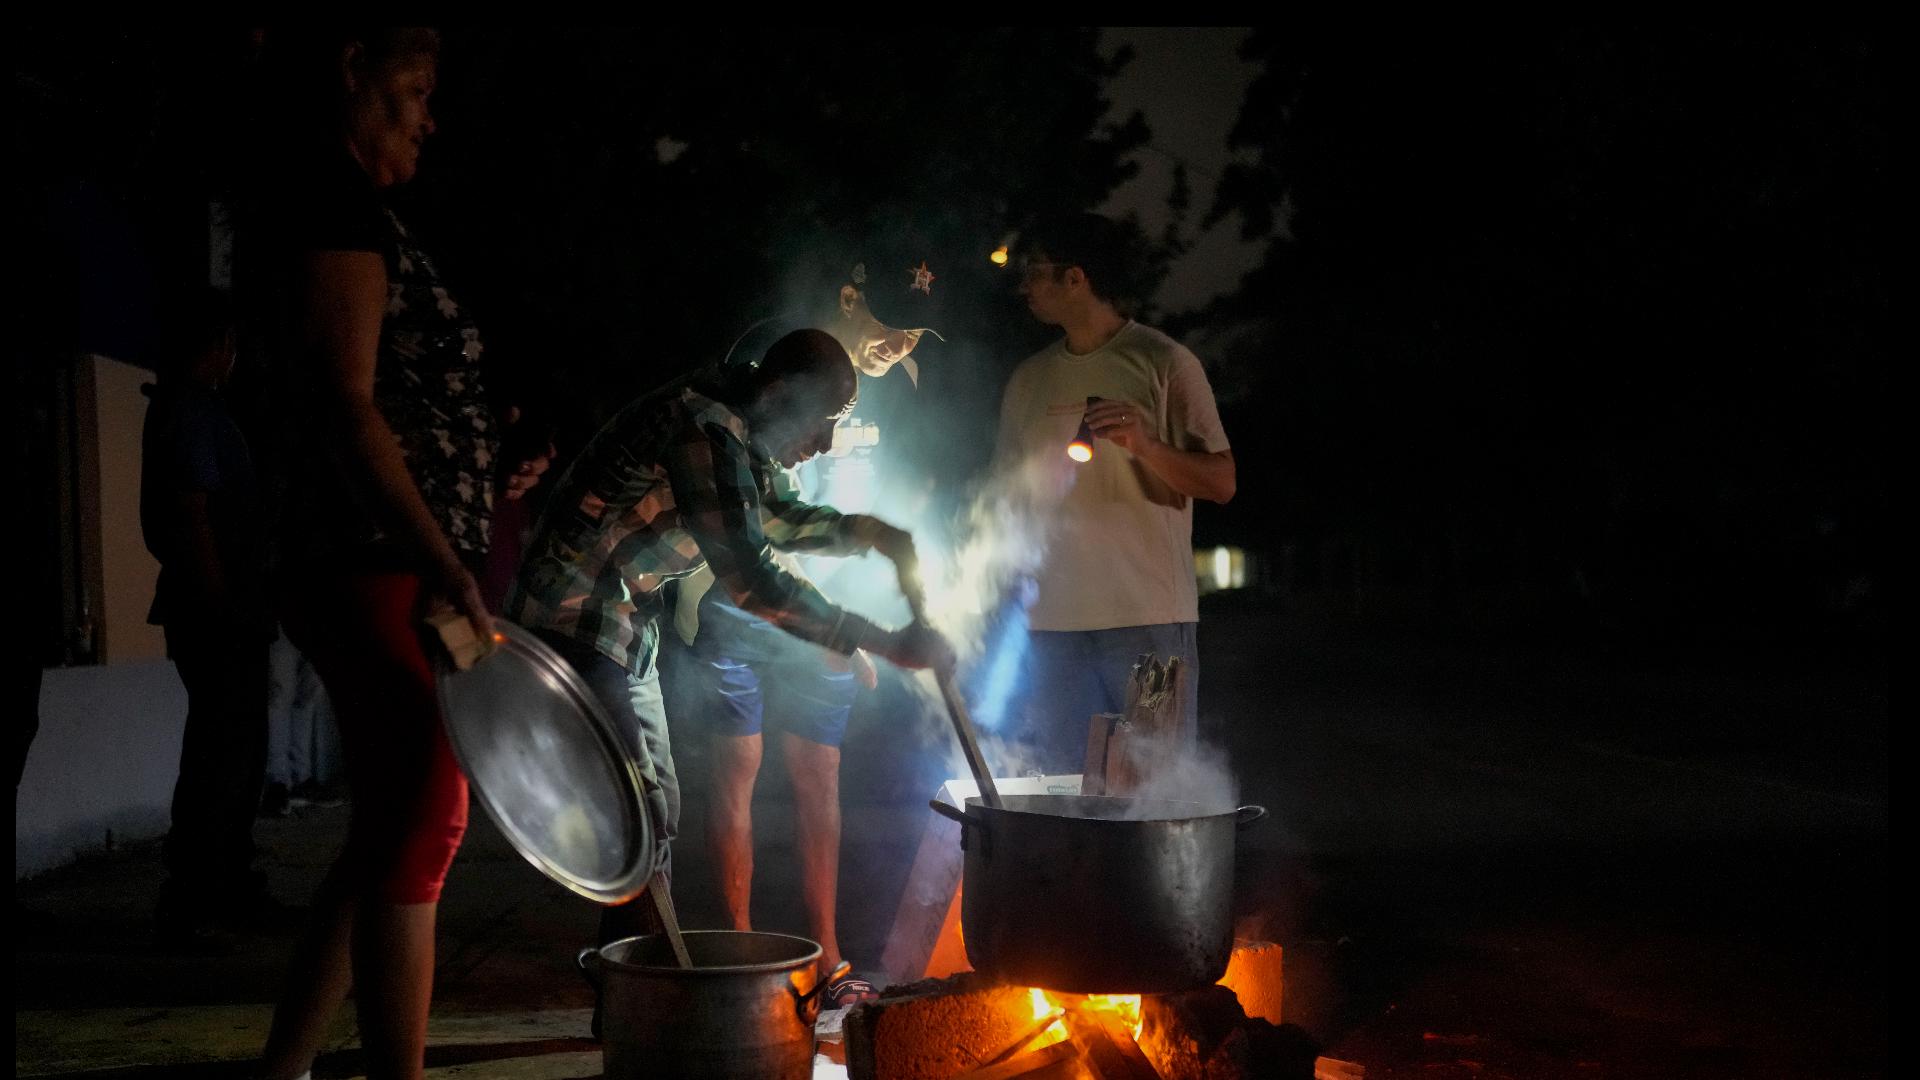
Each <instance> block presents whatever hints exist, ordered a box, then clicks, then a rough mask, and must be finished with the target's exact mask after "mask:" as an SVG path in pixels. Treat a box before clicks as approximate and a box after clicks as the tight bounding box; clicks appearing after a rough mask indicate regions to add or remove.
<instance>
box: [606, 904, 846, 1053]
mask: <svg viewBox="0 0 1920 1080" xmlns="http://www.w3.org/2000/svg"><path fill="white" fill-rule="evenodd" d="M684 936H685V938H686V943H687V952H688V953H689V954H690V955H691V956H692V957H693V966H692V967H690V968H682V967H680V966H679V965H678V964H676V963H675V962H674V958H673V951H672V949H671V947H670V946H669V945H668V943H667V940H666V939H665V938H664V937H661V936H659V935H657V934H646V935H642V936H640V937H631V938H622V939H621V940H619V941H616V942H613V943H611V944H608V945H603V946H601V947H600V948H598V949H583V950H581V952H580V970H581V971H582V972H584V973H585V974H586V976H587V980H588V981H589V982H591V983H593V985H594V986H595V987H596V988H598V989H599V990H600V995H601V997H600V1001H601V1007H602V1009H603V1013H602V1015H603V1020H602V1030H603V1031H604V1032H605V1035H604V1038H603V1040H602V1060H603V1062H604V1072H603V1075H605V1076H606V1077H607V1078H608V1080H649V1078H653V1077H666V1076H672V1077H685V1078H686V1080H809V1078H810V1077H812V1076H813V1024H814V1021H815V1020H816V1019H818V1017H819V1015H820V991H821V990H822V988H823V987H824V985H825V984H824V980H822V979H820V978H819V977H818V968H817V967H816V966H815V965H816V962H817V961H818V960H819V959H820V946H819V945H816V944H814V943H813V942H811V941H808V940H807V939H806V938H802V937H793V936H791V935H788V934H761V933H754V932H751V931H743V930H689V931H687V932H686V934H685V935H684Z"/></svg>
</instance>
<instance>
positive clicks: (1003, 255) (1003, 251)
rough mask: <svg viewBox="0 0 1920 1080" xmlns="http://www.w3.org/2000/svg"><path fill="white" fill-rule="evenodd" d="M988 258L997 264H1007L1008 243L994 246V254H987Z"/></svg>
mask: <svg viewBox="0 0 1920 1080" xmlns="http://www.w3.org/2000/svg"><path fill="white" fill-rule="evenodd" d="M987 258H988V260H990V261H991V262H992V263H993V265H995V266H1005V265H1007V245H1005V244H1001V245H1000V246H999V247H997V248H994V249H993V254H991V255H989V256H987Z"/></svg>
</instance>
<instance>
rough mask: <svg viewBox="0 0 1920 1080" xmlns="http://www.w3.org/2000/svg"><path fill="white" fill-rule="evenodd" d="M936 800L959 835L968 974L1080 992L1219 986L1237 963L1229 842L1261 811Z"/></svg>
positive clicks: (1085, 800)
mask: <svg viewBox="0 0 1920 1080" xmlns="http://www.w3.org/2000/svg"><path fill="white" fill-rule="evenodd" d="M1001 801H1002V803H1003V805H1002V806H1001V807H1000V808H999V809H995V808H993V807H989V806H984V805H982V804H981V801H980V800H979V799H968V800H967V806H966V811H965V812H964V813H962V812H961V811H960V810H958V809H956V808H955V807H953V806H951V805H949V804H947V803H943V802H937V801H936V802H935V803H934V804H933V806H934V809H935V810H937V811H939V812H940V813H942V814H945V815H946V816H948V817H951V818H954V819H955V820H957V821H959V822H960V824H961V830H960V845H961V847H962V848H963V849H965V851H966V871H965V878H964V879H963V884H962V888H961V901H960V919H961V928H962V930H963V931H964V934H965V937H966V945H967V959H969V960H970V961H972V962H973V966H974V969H975V970H977V971H981V972H985V973H988V974H991V975H994V976H996V977H998V978H1001V979H1005V980H1007V981H1009V982H1013V983H1017V984H1019V985H1022V986H1039V987H1044V988H1046V989H1048V990H1060V991H1065V992H1068V993H1076V994H1145V993H1166V992H1170V991H1176V990H1191V989H1193V988H1195V987H1200V986H1207V985H1211V984H1212V983H1215V982H1218V981H1219V979H1220V976H1222V975H1224V974H1226V970H1227V960H1228V958H1229V957H1230V956H1231V955H1232V952H1233V842H1234V833H1235V831H1236V830H1237V829H1241V828H1245V827H1246V826H1248V825H1251V824H1253V823H1254V822H1256V821H1258V820H1260V819H1261V818H1263V817H1265V816H1266V813H1267V812H1266V810H1265V809H1264V808H1262V807H1258V806H1243V807H1240V808H1239V809H1237V810H1224V811H1220V810H1216V809H1214V808H1212V807H1208V806H1204V805H1202V804H1200V803H1192V802H1178V801H1174V800H1168V799H1134V798H1123V797H1115V796H1101V795H1007V796H1003V797H1002V799H1001Z"/></svg>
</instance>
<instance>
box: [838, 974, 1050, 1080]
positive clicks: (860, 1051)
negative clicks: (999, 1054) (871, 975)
mask: <svg viewBox="0 0 1920 1080" xmlns="http://www.w3.org/2000/svg"><path fill="white" fill-rule="evenodd" d="M1032 1024H1033V1007H1032V1003H1031V998H1030V996H1029V995H1028V993H1027V991H1026V990H1025V989H1023V988H1020V987H1013V986H1005V985H1001V984H996V983H993V982H990V981H989V980H987V979H985V978H983V977H981V976H978V975H975V974H973V973H972V972H967V973H965V974H961V975H956V976H954V977H953V978H950V979H922V980H921V981H919V982H914V983H908V984H906V985H904V986H898V987H890V988H888V989H887V990H886V991H885V992H884V993H882V994H881V995H880V998H879V1000H877V1001H870V1002H867V1003H866V1004H865V1005H861V1006H859V1007H858V1008H856V1009H854V1010H853V1011H852V1012H850V1013H848V1014H847V1020H846V1033H847V1075H848V1076H849V1077H850V1078H851V1080H947V1078H948V1077H951V1076H954V1075H956V1074H958V1073H961V1072H965V1071H966V1070H968V1069H970V1068H973V1067H975V1066H977V1065H978V1064H979V1063H980V1061H981V1060H982V1059H983V1058H985V1057H986V1056H987V1055H989V1054H991V1053H992V1052H993V1051H994V1050H995V1049H997V1048H998V1047H1000V1046H1002V1045H1004V1044H1006V1043H1007V1042H1008V1041H1009V1040H1011V1039H1012V1038H1013V1037H1014V1036H1016V1035H1018V1034H1020V1032H1021V1031H1022V1030H1024V1029H1025V1028H1028V1027H1031V1026H1032Z"/></svg>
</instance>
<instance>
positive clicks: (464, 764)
mask: <svg viewBox="0 0 1920 1080" xmlns="http://www.w3.org/2000/svg"><path fill="white" fill-rule="evenodd" d="M493 625H494V629H495V630H496V631H497V632H498V635H499V636H498V637H497V638H496V646H495V648H494V650H493V652H492V653H490V654H488V655H487V656H485V657H483V658H482V659H481V660H479V661H478V662H476V663H475V664H474V665H473V666H472V667H470V668H468V669H467V670H466V671H455V670H454V669H453V667H452V665H451V664H450V663H448V662H446V661H445V660H444V659H443V660H442V662H441V664H440V670H439V683H440V707H441V711H442V714H443V715H444V716H445V717H446V725H447V737H448V739H449V740H451V741H452V743H453V753H454V756H455V757H456V758H457V759H458V760H459V762H460V769H461V771H462V772H465V773H466V774H467V780H468V782H469V783H471V784H472V786H473V790H474V793H475V794H476V795H477V796H478V797H479V800H480V805H482V806H484V807H486V809H487V813H488V815H489V816H491V817H492V818H493V820H494V823H495V824H497V825H498V826H499V827H500V831H501V832H503V833H505V834H506V837H507V839H508V840H509V841H510V842H511V843H512V844H513V846H514V848H515V849H517V850H518V851H519V852H520V854H521V855H523V856H525V857H526V859H527V861H528V862H530V863H532V864H533V865H534V866H535V867H537V868H539V870H540V871H541V872H542V873H544V874H546V875H547V876H548V877H550V878H552V879H553V880H555V881H557V882H559V883H560V884H562V885H565V886H566V887H567V888H569V889H572V890H573V891H574V892H577V893H579V894H580V895H582V896H585V897H587V898H589V899H592V900H597V901H599V902H601V903H603V904H617V903H621V902H624V901H627V900H631V899H633V898H634V897H635V896H638V895H639V894H640V892H641V891H642V890H643V889H644V888H645V887H646V883H647V877H648V875H649V874H650V873H651V872H652V870H653V864H654V859H655V850H654V846H655V845H654V836H653V829H652V826H651V823H650V822H649V821H648V820H647V804H646V799H645V797H644V795H643V793H642V789H641V780H640V773H639V771H638V770H637V769H635V768H634V766H633V763H632V762H631V760H630V759H629V758H628V756H627V754H626V753H625V751H624V750H623V749H622V746H623V745H624V740H622V739H621V737H620V735H619V733H618V730H617V729H616V728H615V727H614V725H613V721H612V720H611V719H610V718H609V717H608V716H607V712H606V710H605V709H604V708H602V707H601V705H600V702H599V700H598V699H596V698H595V697H594V696H593V692H592V691H591V690H589V689H587V685H586V683H585V682H583V681H581V679H580V676H579V675H577V674H576V673H575V672H574V670H573V668H572V667H570V666H568V664H567V662H566V661H565V660H563V659H561V658H560V656H559V654H557V653H555V652H554V651H553V650H552V649H550V648H548V647H547V646H546V645H545V644H544V643H543V642H541V641H540V639H539V638H536V637H534V636H533V635H532V634H531V633H528V632H527V631H526V630H523V629H521V628H520V627H518V626H515V625H513V624H512V623H509V622H507V621H505V620H504V619H498V618H496V619H494V621H493Z"/></svg>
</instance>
